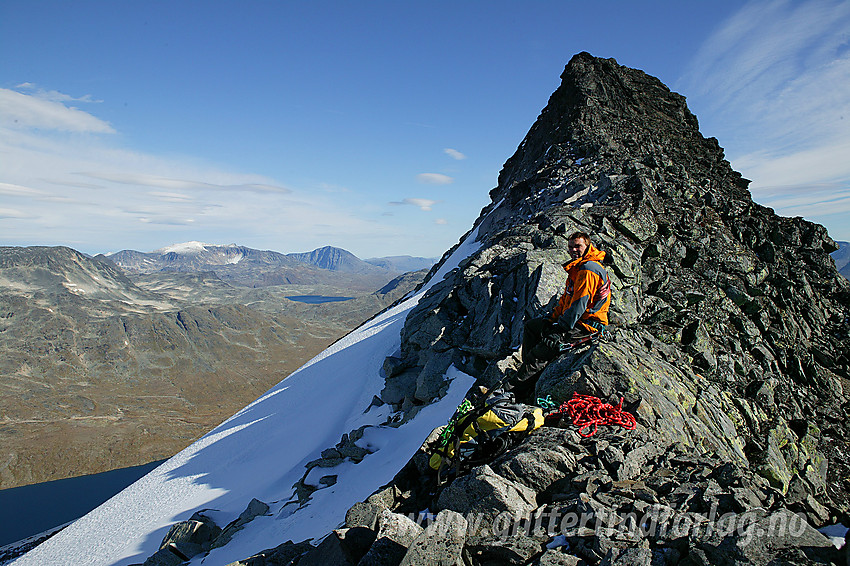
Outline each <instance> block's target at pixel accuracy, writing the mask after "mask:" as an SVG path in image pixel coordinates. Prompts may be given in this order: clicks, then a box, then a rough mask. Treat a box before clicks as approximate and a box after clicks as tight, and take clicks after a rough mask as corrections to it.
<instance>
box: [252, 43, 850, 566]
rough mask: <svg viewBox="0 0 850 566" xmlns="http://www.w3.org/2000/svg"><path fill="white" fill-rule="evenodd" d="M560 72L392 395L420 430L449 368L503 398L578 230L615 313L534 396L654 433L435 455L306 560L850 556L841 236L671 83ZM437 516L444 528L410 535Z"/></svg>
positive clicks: (403, 363) (435, 298)
mask: <svg viewBox="0 0 850 566" xmlns="http://www.w3.org/2000/svg"><path fill="white" fill-rule="evenodd" d="M561 78H562V81H563V82H562V84H561V86H560V87H559V88H558V89H557V90H556V91H555V93H554V94H553V95H552V97H551V98H550V100H549V103H548V105H547V106H546V108H545V109H544V110H543V111H542V113H541V114H540V116H539V118H538V119H537V121H536V122H535V123H534V125H533V126H532V128H531V130H530V131H529V133H528V134H527V136H526V137H525V139H524V140H523V141H522V143H521V144H520V146H519V148H518V149H517V151H516V153H515V154H514V155H513V156H512V157H511V158H510V159H509V160H508V161H507V162H506V164H505V166H504V168H503V170H502V171H501V173H500V175H499V181H498V186H497V187H496V188H495V189H493V190H492V191H491V197H492V203H491V204H490V205H489V206H487V207H486V208H485V209H484V210H483V211H482V213H481V216H480V217H479V219H478V220H477V221H476V223H475V225H474V227H473V230H472V232H471V233H470V237H474V238H476V239H477V241H478V242H479V244H480V248H479V249H478V251H477V252H476V253H474V254H473V255H472V256H470V257H469V258H468V259H466V260H465V261H464V262H462V263H461V264H460V266H459V268H458V269H456V270H454V271H452V272H450V273H449V275H447V276H446V278H445V279H444V280H443V281H442V282H441V283H439V284H437V285H435V286H433V287H432V288H431V290H430V291H429V292H428V293H427V294H426V295H425V297H424V298H423V299H422V300H421V301H420V302H419V304H418V306H417V307H416V308H415V309H414V310H413V311H411V313H410V314H409V316H408V318H407V321H406V324H405V327H404V331H403V333H402V350H401V355H400V356H395V357H393V358H389V359H388V360H387V363H386V364H385V366H384V367H385V371H386V388H385V390H384V397H385V399H384V400H385V401H387V402H390V403H392V404H393V405H395V406H396V408H397V409H401V410H403V411H404V412H405V415H407V416H408V418H409V416H410V415H413V414H415V413H416V412H417V410H418V409H419V408H421V406H423V405H424V404H427V403H428V402H430V401H431V400H433V399H434V398H436V397H439V396H441V395H442V394H443V393H444V392H445V391H446V389H447V383H445V382H444V381H443V379H444V378H443V376H444V375H445V373H446V369H447V368H448V367H450V366H451V365H454V366H455V367H457V368H459V369H461V370H462V371H463V372H466V373H468V374H470V375H473V376H475V377H476V378H477V380H478V382H479V383H481V384H484V385H492V384H494V383H497V382H498V381H499V380H500V379H502V377H503V376H504V375H505V372H506V371H508V370H509V369H510V368H512V367H513V368H515V367H516V366H517V358H518V356H517V354H516V353H515V352H516V350H517V349H518V347H519V345H520V342H521V339H522V330H523V324H524V322H526V321H528V320H529V319H530V318H532V317H535V316H540V315H543V314H544V313H549V312H551V308H552V307H553V304H554V301H556V300H557V297H558V296H559V295H560V293H561V291H562V290H563V288H564V284H565V281H566V273H565V272H564V270H563V268H562V266H563V264H565V263H566V262H567V261H568V260H569V255H568V253H567V237H568V235H569V234H570V233H572V232H573V231H577V230H580V231H584V232H587V233H589V234H590V235H591V237H592V239H593V242H594V244H595V245H596V246H597V247H599V248H600V249H602V250H604V251H605V252H607V256H608V260H609V261H608V265H607V266H606V267H607V269H608V271H609V273H610V275H611V279H612V282H613V302H612V312H611V318H612V324H611V326H610V327H609V330H608V333H607V334H608V336H607V338H606V339H605V340H603V341H601V342H599V343H596V344H592V345H590V346H587V347H584V348H581V349H578V350H576V351H573V352H571V353H569V354H566V355H562V356H561V357H560V358H558V359H557V360H556V361H555V362H553V363H552V364H550V365H549V366H548V367H547V369H546V370H545V371H544V373H543V374H542V375H541V376H540V378H539V380H538V382H537V384H536V391H535V397H542V398H545V397H547V396H548V397H550V398H551V399H552V400H553V401H555V402H556V403H557V402H561V401H564V400H566V399H568V398H570V396H571V395H572V394H573V393H574V392H578V393H582V394H587V395H593V396H597V397H600V398H601V399H603V400H608V401H613V402H614V403H616V402H617V401H618V400H619V399H620V398H624V399H625V406H626V407H629V408H630V409H631V410H632V412H633V413H634V415H635V417H636V419H637V427H636V429H635V430H633V431H627V430H623V429H621V428H618V427H600V431H599V432H598V433H597V434H596V435H594V436H591V437H589V438H583V437H581V436H579V435H578V434H577V430H576V428H575V427H572V426H569V425H566V426H565V427H564V428H554V427H543V428H541V429H539V430H538V431H536V432H534V433H533V434H531V435H530V436H529V438H528V439H526V440H525V441H524V442H523V443H521V444H520V445H519V446H517V447H515V448H514V449H512V450H511V451H509V452H508V453H506V454H504V455H502V456H501V457H499V458H498V459H496V460H495V461H493V462H490V463H488V464H485V465H481V466H479V467H477V468H473V469H472V471H471V472H470V473H468V474H466V475H462V476H460V477H457V478H456V479H454V480H453V481H452V482H450V483H448V484H447V485H445V486H443V487H442V488H441V489H439V490H437V491H436V492H434V490H433V489H432V488H433V483H430V484H429V482H431V479H430V477H429V475H428V474H429V472H428V469H427V464H426V457H425V454H424V452H420V453H418V454H417V455H416V456H415V457H414V458H413V459H412V460H411V461H410V462H409V463H408V465H407V466H406V467H405V468H404V469H403V470H401V472H399V474H398V475H397V476H396V478H395V480H394V481H393V483H392V484H390V485H388V486H386V487H385V488H383V489H382V490H380V491H378V492H376V493H375V494H374V495H373V496H372V497H370V498H369V499H368V500H367V501H365V502H363V503H360V504H358V505H356V506H355V507H354V508H352V510H351V511H350V512H349V517H348V518H347V524H346V528H344V529H340V530H337V531H335V532H334V534H333V535H332V536H331V537H329V538H327V539H325V542H324V543H322V545H321V546H320V547H319V548H318V549H316V550H314V551H311V552H310V553H308V554H306V555H304V556H303V557H302V558H301V560H302V561H303V563H310V564H312V563H319V562H315V560H318V559H319V558H320V556H325V557H326V556H331V555H332V556H335V558H334V560H336V562H335V563H350V564H355V563H358V561H359V563H360V564H399V563H401V564H435V563H440V564H461V563H464V564H540V565H554V564H572V565H575V564H646V565H649V564H653V565H675V564H768V563H770V564H810V563H824V564H827V563H830V562H836V563H841V564H844V563H845V561H846V560H847V558H846V557H845V555H844V554H840V555H839V551H837V550H835V548H834V547H833V545H832V544H831V542H830V541H829V539H827V538H826V537H825V536H824V535H822V534H821V533H820V532H819V531H817V530H816V529H817V528H819V527H822V526H824V525H828V524H834V523H836V522H838V521H839V520H844V521H845V522H846V520H847V512H848V509H850V495H848V493H850V479H848V478H850V451H848V441H847V439H848V438H850V425H848V422H847V419H846V415H847V410H848V393H850V381H848V378H850V357H848V356H850V337H848V314H850V284H848V281H847V280H846V279H844V278H843V277H841V276H840V275H839V274H838V272H837V270H836V268H835V264H834V262H833V260H832V259H831V258H830V255H829V254H830V253H831V252H833V251H835V250H836V249H837V245H836V244H835V242H834V241H833V240H832V239H831V238H830V237H829V235H828V234H827V232H826V230H825V229H824V228H823V227H822V226H820V225H817V224H814V223H811V222H808V221H806V220H804V219H802V218H783V217H780V216H778V215H776V214H775V213H774V211H773V210H771V209H770V208H767V207H764V206H761V205H759V204H757V203H755V202H754V201H753V200H752V198H751V196H750V193H749V191H748V189H747V186H748V183H749V181H748V180H746V179H744V178H742V176H741V175H740V174H739V173H737V172H735V171H733V170H732V168H731V166H730V164H729V162H728V161H727V160H726V159H725V158H724V153H723V150H722V148H721V147H720V145H719V144H718V141H717V140H716V139H714V138H705V137H703V136H702V135H701V134H700V132H699V126H698V122H697V118H696V117H695V116H694V115H693V114H692V113H691V112H690V111H689V110H688V107H687V105H686V104H685V98H684V97H683V96H681V95H679V94H676V93H674V92H671V91H670V90H669V89H668V88H667V87H666V86H665V85H664V84H662V83H661V82H660V81H659V80H657V79H656V78H654V77H651V76H649V75H647V74H645V73H643V72H641V71H639V70H634V69H630V68H626V67H623V66H620V65H619V64H617V62H616V61H615V60H613V59H599V58H595V57H593V56H591V55H589V54H587V53H580V54H578V55H576V56H575V57H573V59H572V60H571V61H570V62H569V64H568V65H567V67H566V69H565V70H564V73H563V75H562V77H561ZM447 256H448V254H447ZM423 510H428V511H429V512H430V515H428V517H429V518H428V520H427V521H426V523H427V524H425V525H423V524H421V523H420V524H413V525H411V524H407V523H405V521H404V520H405V519H407V520H408V521H409V518H408V514H410V513H418V512H421V511H423ZM364 517H365V519H364ZM411 517H415V515H411ZM420 517H421V516H420ZM423 527H424V528H423ZM364 532H365V533H366V534H365V535H364ZM364 537H365V541H366V542H365V543H364ZM373 540H374V541H375V542H374V543H372V542H371V541H373ZM287 548H288V547H287ZM333 549H336V550H335V551H334V550H333ZM283 550H284V549H283V547H281V548H280V549H277V552H278V553H280V552H283ZM334 552H335V554H334ZM841 552H846V550H845V551H841ZM321 553H325V554H321ZM328 553H330V554H328ZM263 556H272V554H265V555H262V556H258V557H254V559H253V560H255V562H247V563H250V564H255V563H256V564H260V563H263V562H260V560H261V559H263ZM270 560H271V559H270ZM311 560H313V561H311ZM265 563H268V564H271V563H275V564H276V563H278V562H272V561H266V562H265ZM298 563H299V564H300V563H302V562H298Z"/></svg>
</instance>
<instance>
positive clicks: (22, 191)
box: [0, 183, 44, 197]
mask: <svg viewBox="0 0 850 566" xmlns="http://www.w3.org/2000/svg"><path fill="white" fill-rule="evenodd" d="M43 194H44V193H43V192H42V191H37V190H35V189H31V188H29V187H22V186H21V185H15V184H12V183H0V195H6V196H15V197H20V196H30V197H32V196H41V195H43Z"/></svg>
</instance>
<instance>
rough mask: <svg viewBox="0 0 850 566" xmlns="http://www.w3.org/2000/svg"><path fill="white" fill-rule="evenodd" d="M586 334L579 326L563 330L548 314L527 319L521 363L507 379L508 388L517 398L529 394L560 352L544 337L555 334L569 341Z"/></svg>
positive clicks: (523, 335)
mask: <svg viewBox="0 0 850 566" xmlns="http://www.w3.org/2000/svg"><path fill="white" fill-rule="evenodd" d="M587 334H588V333H587V332H586V331H585V330H584V328H583V327H581V326H577V327H576V328H573V329H571V330H569V331H566V332H564V331H563V330H561V329H559V328H558V327H557V326H556V325H555V323H554V322H553V321H552V318H551V317H548V316H542V317H538V318H532V319H531V320H529V321H528V322H527V323H525V327H524V328H523V333H522V365H521V366H520V367H519V370H517V373H516V375H514V376H512V377H511V379H510V380H509V382H508V386H509V389H511V390H512V391H514V394H515V395H516V397H517V398H525V397H527V396H528V395H530V394H531V392H532V391H533V389H534V385H535V383H536V381H537V377H538V376H539V375H540V373H541V372H542V371H543V370H544V369H546V366H547V365H549V362H551V361H552V360H554V359H555V358H557V357H558V355H559V354H560V353H561V351H560V350H558V349H555V348H551V347H549V346H547V345H546V344H544V343H543V339H544V338H546V337H548V336H554V335H557V336H558V337H559V338H560V341H562V342H569V341H571V340H573V339H575V338H578V337H580V336H582V335H584V336H586V335H587Z"/></svg>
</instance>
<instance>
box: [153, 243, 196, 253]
mask: <svg viewBox="0 0 850 566" xmlns="http://www.w3.org/2000/svg"><path fill="white" fill-rule="evenodd" d="M208 245H210V244H205V243H203V242H194V241H193V242H183V243H181V244H172V245H170V246H166V247H164V248H160V249H158V250H154V252H153V253H155V254H160V255H165V254H167V253H171V252H174V253H178V254H197V253H201V252H204V251H206V246H208Z"/></svg>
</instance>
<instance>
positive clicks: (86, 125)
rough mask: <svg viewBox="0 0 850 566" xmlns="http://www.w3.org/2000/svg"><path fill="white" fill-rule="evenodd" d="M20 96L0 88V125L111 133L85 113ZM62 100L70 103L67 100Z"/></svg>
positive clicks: (106, 125)
mask: <svg viewBox="0 0 850 566" xmlns="http://www.w3.org/2000/svg"><path fill="white" fill-rule="evenodd" d="M58 95H60V93H55V94H51V96H53V99H50V98H41V97H39V96H31V95H27V94H22V93H20V92H16V91H14V90H9V89H6V88H0V125H3V126H6V127H9V128H14V129H38V130H55V131H61V132H76V133H95V134H114V133H115V130H114V129H113V128H112V126H110V125H109V123H108V122H105V121H103V120H101V119H100V118H97V117H95V116H93V115H91V114H89V113H88V112H84V111H82V110H79V109H77V108H73V107H70V108H69V107H67V106H65V105H64V104H63V103H62V102H63V101H62V100H58V99H57V97H58ZM65 100H71V99H70V97H69V98H66V99H65Z"/></svg>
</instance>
